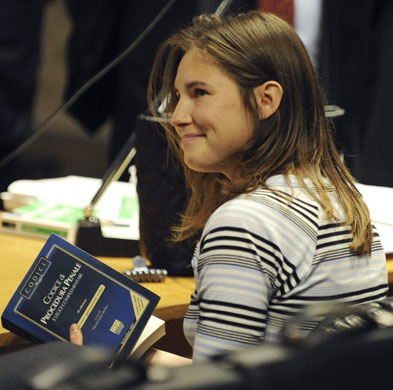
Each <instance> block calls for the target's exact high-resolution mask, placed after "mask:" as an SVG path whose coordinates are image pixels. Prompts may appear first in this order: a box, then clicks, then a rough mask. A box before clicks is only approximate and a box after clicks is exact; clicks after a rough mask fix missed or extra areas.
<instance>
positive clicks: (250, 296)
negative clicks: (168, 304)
mask: <svg viewBox="0 0 393 390" xmlns="http://www.w3.org/2000/svg"><path fill="white" fill-rule="evenodd" d="M158 91H161V96H164V97H166V98H165V99H163V102H164V103H163V104H160V102H158V101H156V100H157V99H156V97H157V96H158V93H157V92H158ZM148 95H149V96H150V107H151V110H152V112H153V113H154V115H155V116H156V117H157V119H158V120H160V121H161V123H162V125H163V126H164V127H165V130H166V134H167V138H168V142H169V145H170V147H171V150H172V152H173V153H174V154H175V156H177V158H178V159H179V160H180V161H181V163H182V165H183V168H184V174H185V179H186V183H187V185H188V187H189V188H190V190H191V196H190V199H189V202H188V205H187V208H186V209H185V211H184V213H183V217H182V220H181V224H180V225H179V226H176V227H175V228H174V235H173V239H174V240H175V241H181V240H184V239H186V238H188V237H191V236H193V235H195V234H196V233H198V234H199V235H200V239H199V241H198V242H197V243H196V250H195V255H194V257H193V259H192V266H193V268H194V275H195V283H196V289H195V292H194V294H193V295H192V297H191V303H190V306H189V309H188V311H187V314H186V317H185V319H184V332H185V335H186V337H187V339H188V340H189V342H190V344H191V345H192V347H193V356H192V362H201V361H204V360H206V359H210V358H212V357H213V356H215V355H218V354H223V353H227V352H230V351H233V350H237V349H241V348H246V347H248V346H251V345H256V344H260V343H263V342H276V341H279V340H280V334H281V331H282V329H283V327H284V326H285V325H286V324H288V323H289V322H291V320H293V318H294V317H295V316H296V315H297V314H298V313H299V312H300V311H302V310H303V309H304V307H305V306H307V305H310V304H316V305H318V304H322V303H324V302H337V303H338V302H340V303H341V302H345V303H349V304H354V305H355V304H359V303H364V302H372V301H377V300H381V299H383V298H384V297H385V296H386V293H387V273H386V263H385V255H384V251H383V248H382V245H381V243H380V240H379V236H378V233H377V232H376V230H375V229H374V228H373V226H372V224H371V221H370V216H369V212H368V208H367V206H366V204H365V203H364V201H363V200H362V197H361V195H360V194H359V192H358V191H357V189H356V187H355V184H354V180H353V178H352V177H351V175H350V173H349V171H348V169H347V168H346V167H345V165H344V163H343V162H342V161H341V159H340V157H339V154H338V152H337V150H336V148H335V146H334V142H333V137H332V135H331V131H330V129H329V124H328V122H327V120H326V118H325V114H324V104H325V100H324V96H323V92H322V91H321V88H320V85H319V82H318V80H317V77H316V74H315V72H314V70H313V66H312V64H311V61H310V59H309V57H308V55H307V53H306V50H305V48H304V46H303V44H302V43H301V41H300V39H299V38H298V36H297V35H296V33H295V32H294V30H293V29H292V27H291V26H290V25H289V24H287V23H286V22H285V21H283V20H282V19H280V18H279V17H277V16H274V15H272V14H268V13H262V12H259V11H250V12H247V13H243V14H238V15H234V16H227V17H223V18H218V17H217V16H215V15H202V16H200V17H197V18H195V19H194V21H193V23H192V24H191V25H190V26H188V27H186V28H184V29H182V30H180V31H178V32H176V33H175V34H174V35H172V37H170V38H169V39H168V40H166V41H165V42H164V44H163V45H162V46H161V48H160V49H159V51H158V53H157V57H156V59H155V62H154V64H153V68H152V74H151V78H150V83H149V93H148ZM159 106H160V108H161V109H160V110H159V108H158V107H159ZM317 323H318V321H315V322H312V323H310V322H308V323H300V324H299V332H301V334H304V335H307V334H308V332H310V331H311V330H312V329H313V328H314V327H315V326H316V325H317ZM72 330H73V331H72V332H71V340H74V342H75V341H76V342H81V340H80V337H81V333H80V330H79V329H77V328H76V329H74V328H72ZM188 363H191V360H190V359H185V358H183V357H178V356H175V355H173V354H169V353H167V352H164V351H159V350H151V351H150V352H149V354H148V356H147V357H146V364H151V365H166V366H173V365H181V364H188Z"/></svg>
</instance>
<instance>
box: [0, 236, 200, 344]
mask: <svg viewBox="0 0 393 390" xmlns="http://www.w3.org/2000/svg"><path fill="white" fill-rule="evenodd" d="M44 242H45V241H44V240H42V239H36V238H30V237H24V236H18V235H13V234H5V233H1V232H0V264H1V273H0V313H2V312H3V311H4V309H5V307H6V305H7V304H8V302H9V300H10V299H11V296H12V294H13V293H14V292H15V291H16V289H17V287H18V286H19V284H20V282H21V281H22V279H23V277H24V276H25V274H26V272H27V271H28V269H29V267H30V266H31V264H32V263H33V261H34V260H35V258H36V256H37V255H38V253H39V251H40V250H41V248H42V246H43V245H44ZM98 258H99V259H100V260H102V261H103V262H104V263H106V264H107V265H109V266H111V267H112V268H114V269H116V270H118V271H120V272H123V271H125V270H127V269H130V268H132V260H131V258H121V257H117V258H109V257H98ZM142 284H143V285H144V286H146V287H147V288H148V289H150V290H151V291H153V292H155V293H156V294H157V295H159V296H160V297H161V300H160V302H159V303H158V306H157V308H156V310H155V312H154V315H156V316H157V317H159V318H161V319H163V320H165V321H167V322H173V321H178V320H182V319H183V317H184V314H185V312H186V309H187V307H188V303H189V300H190V295H191V294H192V292H193V290H194V279H193V278H192V277H167V278H166V279H165V281H164V282H162V283H142ZM20 342H21V339H20V338H18V337H17V336H15V335H13V334H12V333H10V332H9V331H8V330H6V329H4V328H3V327H2V326H1V325H0V349H1V348H4V347H10V346H13V345H16V344H18V343H20Z"/></svg>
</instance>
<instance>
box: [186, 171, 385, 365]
mask: <svg viewBox="0 0 393 390" xmlns="http://www.w3.org/2000/svg"><path fill="white" fill-rule="evenodd" d="M290 180H291V183H292V187H293V188H289V186H288V184H287V183H286V181H285V179H284V177H283V176H281V175H279V176H274V177H271V178H270V179H269V180H268V181H267V184H268V186H269V187H270V188H272V189H274V190H275V191H277V192H273V191H271V190H270V189H269V190H267V189H263V188H260V189H257V190H255V191H253V192H252V193H250V194H244V195H241V196H239V197H237V198H236V199H233V200H231V201H229V202H227V203H225V204H224V205H222V206H221V207H219V208H218V209H217V210H216V211H215V212H214V213H213V214H212V216H211V217H210V218H209V220H208V222H207V224H206V226H205V229H204V231H203V234H202V237H201V240H200V243H199V244H198V246H197V249H196V254H195V257H194V259H193V266H194V272H195V282H196V290H195V292H194V294H193V295H192V297H191V303H190V307H189V309H188V311H187V314H186V317H185V320H184V332H185V335H186V337H187V339H188V340H189V342H190V343H191V345H193V348H194V354H193V360H194V361H200V360H203V359H207V358H209V357H211V356H213V355H215V354H219V353H225V352H229V351H231V350H234V349H239V348H242V347H245V346H249V345H253V344H259V343H261V342H263V341H264V340H269V341H274V340H275V339H277V338H278V336H279V334H280V332H281V330H282V327H283V326H284V325H285V324H286V323H288V322H289V321H290V320H291V319H292V318H293V317H294V316H295V315H296V314H297V313H299V311H301V310H302V309H303V308H304V307H305V305H309V304H312V303H313V304H318V303H322V302H330V301H333V302H349V303H352V304H359V303H362V302H370V301H375V300H379V299H382V298H384V297H385V296H386V293H387V272H386V259H385V255H384V252H383V249H382V246H381V243H380V240H379V237H378V234H377V233H376V232H375V235H374V242H373V247H372V253H371V256H359V255H357V254H355V253H353V252H351V251H350V249H349V246H348V243H349V242H350V241H351V233H350V227H348V226H345V225H344V224H343V223H339V222H336V221H334V220H327V219H326V217H325V214H324V212H323V210H322V208H321V207H320V206H319V204H318V203H317V202H316V201H315V200H314V199H312V198H311V196H310V195H309V194H308V193H307V192H306V190H305V189H304V188H302V187H301V186H300V185H299V184H298V183H297V181H296V178H295V177H293V176H291V177H290ZM291 191H293V192H291ZM280 192H281V193H285V194H288V195H291V194H292V193H294V197H293V200H292V201H288V199H286V198H285V197H282V196H280V195H279V193H280ZM330 196H331V199H332V202H333V204H334V207H335V210H336V216H338V217H340V218H341V222H343V221H344V219H343V215H342V211H340V210H341V207H340V204H339V203H338V202H337V199H336V197H335V192H334V191H333V189H332V191H331V192H330ZM340 212H341V215H340ZM315 325H316V323H304V324H302V328H301V329H300V331H302V332H309V331H310V330H311V329H312V328H313V327H314V326H315Z"/></svg>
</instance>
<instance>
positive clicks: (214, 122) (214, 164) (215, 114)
mask: <svg viewBox="0 0 393 390" xmlns="http://www.w3.org/2000/svg"><path fill="white" fill-rule="evenodd" d="M175 89H176V91H177V94H178V103H177V105H176V108H175V110H174V112H173V114H172V117H171V124H172V126H174V127H175V129H176V131H177V132H178V134H179V136H180V138H181V140H180V145H181V147H182V149H183V152H184V161H185V163H186V165H187V166H188V167H189V168H191V169H193V170H195V171H198V172H221V173H223V174H225V175H227V176H230V172H228V166H226V165H225V163H226V162H230V161H231V158H232V157H233V155H234V154H235V153H237V152H239V151H241V150H242V149H243V148H244V146H245V144H246V142H247V141H248V140H249V139H250V137H251V135H252V133H253V124H252V123H253V122H252V120H251V115H250V114H249V113H248V112H247V111H246V109H245V108H244V106H243V103H242V98H241V95H240V92H239V89H238V87H237V84H236V83H235V82H234V81H233V80H232V79H231V78H229V77H228V76H227V75H226V74H225V73H224V72H223V71H222V70H221V68H219V67H218V66H217V65H215V64H214V62H212V61H211V60H210V59H209V57H207V56H206V55H205V54H204V53H203V52H202V51H201V50H199V49H192V50H190V51H188V52H187V53H186V54H185V55H184V57H183V58H182V60H181V62H180V64H179V67H178V69H177V74H176V79H175Z"/></svg>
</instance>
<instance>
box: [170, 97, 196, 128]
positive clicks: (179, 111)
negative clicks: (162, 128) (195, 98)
mask: <svg viewBox="0 0 393 390" xmlns="http://www.w3.org/2000/svg"><path fill="white" fill-rule="evenodd" d="M191 121H192V119H191V107H190V104H189V103H188V102H187V101H186V100H184V99H180V100H179V101H178V102H177V104H176V107H175V110H174V111H173V113H172V116H171V120H170V123H171V125H172V126H173V127H182V126H185V125H187V124H189V123H191Z"/></svg>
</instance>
